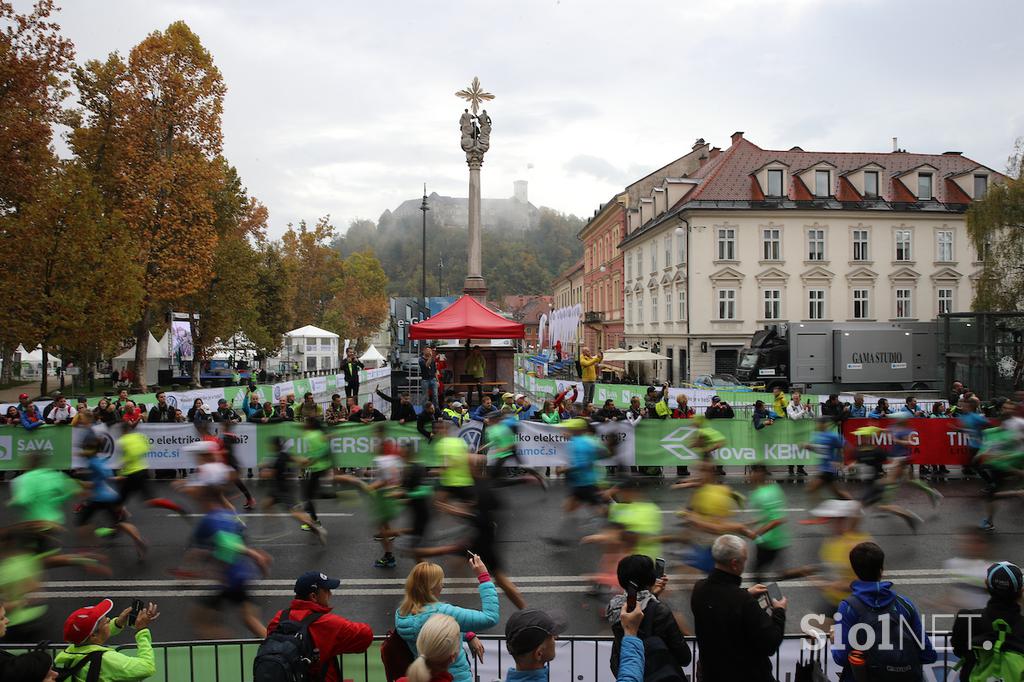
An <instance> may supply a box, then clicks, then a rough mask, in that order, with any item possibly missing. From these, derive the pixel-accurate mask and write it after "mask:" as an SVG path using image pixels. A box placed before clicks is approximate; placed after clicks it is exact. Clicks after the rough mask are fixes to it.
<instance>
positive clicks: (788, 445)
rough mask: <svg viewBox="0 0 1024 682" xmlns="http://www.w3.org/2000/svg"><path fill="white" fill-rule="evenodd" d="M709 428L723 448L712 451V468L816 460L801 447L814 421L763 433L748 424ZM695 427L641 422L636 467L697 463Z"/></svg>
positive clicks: (719, 422)
mask: <svg viewBox="0 0 1024 682" xmlns="http://www.w3.org/2000/svg"><path fill="white" fill-rule="evenodd" d="M708 424H709V425H710V427H711V428H714V429H715V430H717V431H719V432H721V434H722V435H723V436H725V442H726V444H725V446H723V447H721V448H719V449H718V450H715V451H714V453H713V458H714V460H715V464H721V465H725V466H729V465H732V466H746V465H750V464H771V465H780V464H786V465H788V464H815V463H816V462H817V461H818V459H819V457H818V455H817V453H815V452H814V451H812V450H808V449H805V448H804V447H803V446H804V445H805V444H806V443H808V442H810V440H811V433H812V432H813V431H814V420H812V419H800V420H797V421H792V420H789V419H781V420H779V421H777V422H775V423H774V424H772V425H771V426H766V427H765V428H763V429H760V430H757V429H754V426H753V424H752V423H751V422H750V421H749V420H739V419H716V420H713V421H709V422H708ZM697 430H698V429H697V425H696V424H695V423H694V422H693V421H691V420H689V419H664V420H658V419H644V420H643V421H641V422H640V423H639V424H637V425H636V463H637V465H638V466H671V465H684V464H692V463H694V462H697V461H699V460H700V454H699V453H698V452H697V451H696V450H694V449H693V445H694V443H695V441H696V440H697Z"/></svg>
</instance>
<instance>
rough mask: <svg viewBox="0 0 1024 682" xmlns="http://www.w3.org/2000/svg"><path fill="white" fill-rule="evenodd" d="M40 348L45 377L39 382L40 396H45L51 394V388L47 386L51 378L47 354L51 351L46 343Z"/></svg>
mask: <svg viewBox="0 0 1024 682" xmlns="http://www.w3.org/2000/svg"><path fill="white" fill-rule="evenodd" d="M39 348H40V349H41V350H42V351H43V377H42V378H41V379H40V380H39V395H40V396H44V395H46V394H47V393H48V392H49V390H48V388H49V387H48V386H47V385H46V384H47V379H49V378H50V367H49V364H50V362H49V360H50V359H49V357H48V353H47V352H48V351H49V347H48V346H47V345H46V342H45V341H43V343H41V344H40V346H39Z"/></svg>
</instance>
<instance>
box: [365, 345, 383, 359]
mask: <svg viewBox="0 0 1024 682" xmlns="http://www.w3.org/2000/svg"><path fill="white" fill-rule="evenodd" d="M359 359H360V361H362V362H384V360H385V359H386V358H385V357H384V356H383V355H381V354H380V351H379V350H377V347H376V346H374V345H373V344H370V347H369V348H367V349H366V352H365V353H363V354H362V355H360V356H359Z"/></svg>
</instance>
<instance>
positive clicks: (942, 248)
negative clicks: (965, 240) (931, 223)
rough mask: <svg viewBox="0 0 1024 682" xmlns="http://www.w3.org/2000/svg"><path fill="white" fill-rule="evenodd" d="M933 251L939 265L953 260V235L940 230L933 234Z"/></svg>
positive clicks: (947, 231)
mask: <svg viewBox="0 0 1024 682" xmlns="http://www.w3.org/2000/svg"><path fill="white" fill-rule="evenodd" d="M935 250H936V253H937V256H938V257H937V258H936V260H938V261H939V262H941V263H949V262H951V261H952V260H953V233H952V232H951V231H949V230H940V231H939V232H936V233H935Z"/></svg>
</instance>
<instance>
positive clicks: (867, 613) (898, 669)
mask: <svg viewBox="0 0 1024 682" xmlns="http://www.w3.org/2000/svg"><path fill="white" fill-rule="evenodd" d="M846 603H847V604H849V606H850V608H851V609H853V610H854V612H855V613H856V614H857V619H858V621H857V622H858V623H863V624H865V625H867V626H868V627H869V628H871V630H872V631H873V633H874V643H875V644H874V646H872V647H871V648H870V649H867V650H866V651H864V652H862V653H863V654H864V659H865V664H866V667H867V672H868V675H867V679H869V680H871V682H921V681H922V680H923V679H924V672H923V667H922V665H921V651H922V648H921V646H920V645H919V644H918V640H919V639H920V640H921V641H922V642H923V641H924V640H923V633H918V632H913V631H912V630H911V628H910V625H909V623H908V624H907V625H904V620H906V619H907V618H908V617H909V616H911V615H913V614H914V613H915V610H914V607H913V605H911V604H910V603H909V602H908V601H906V600H905V599H903V598H902V597H900V596H899V595H896V598H895V599H893V600H892V602H890V604H889V605H888V606H885V607H882V608H880V609H876V608H874V607H872V606H869V605H868V604H865V603H864V602H863V601H861V600H860V598H859V597H857V595H851V597H850V598H849V599H847V600H846ZM900 606H902V607H903V608H902V609H901V608H900ZM884 615H888V616H889V618H888V626H889V628H890V631H889V632H884V630H885V627H886V621H884V620H882V616H884ZM844 627H845V624H844ZM880 642H889V643H891V644H892V647H891V648H890V650H888V651H886V650H883V649H881V648H879V646H878V644H879V643H880Z"/></svg>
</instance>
